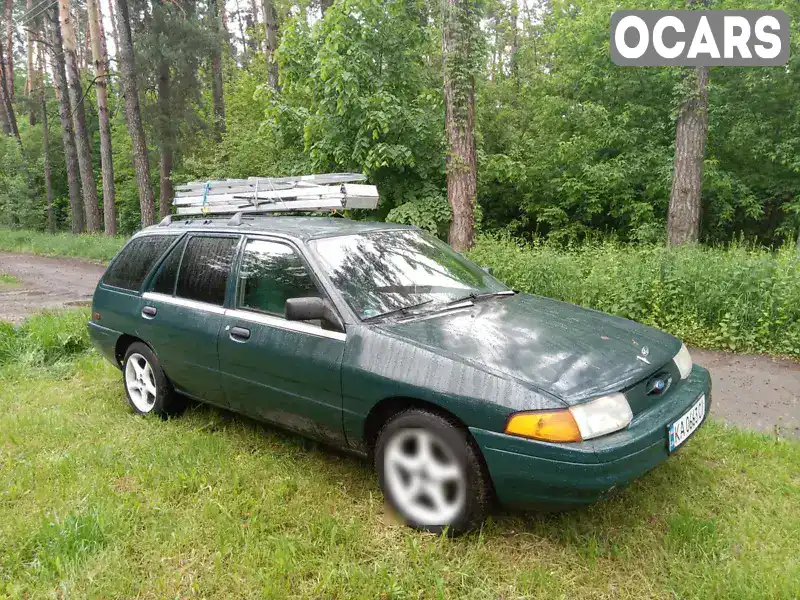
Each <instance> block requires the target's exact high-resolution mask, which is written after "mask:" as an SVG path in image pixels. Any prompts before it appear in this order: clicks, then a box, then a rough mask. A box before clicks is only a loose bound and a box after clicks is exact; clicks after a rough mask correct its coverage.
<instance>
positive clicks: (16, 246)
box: [0, 229, 127, 262]
mask: <svg viewBox="0 0 800 600" xmlns="http://www.w3.org/2000/svg"><path fill="white" fill-rule="evenodd" d="M126 240H127V237H125V236H115V237H109V236H107V235H103V234H82V235H74V234H72V233H68V232H60V233H56V234H49V233H44V232H41V231H31V230H27V229H0V252H28V253H31V254H43V255H46V256H74V257H78V258H90V259H93V260H100V261H104V262H108V261H109V260H111V259H112V258H113V257H114V255H115V254H116V253H117V252H118V251H119V249H120V248H122V245H123V244H124V243H125V241H126Z"/></svg>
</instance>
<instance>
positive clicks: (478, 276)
mask: <svg viewBox="0 0 800 600" xmlns="http://www.w3.org/2000/svg"><path fill="white" fill-rule="evenodd" d="M312 246H313V248H314V250H315V251H316V253H317V255H318V256H319V258H320V260H321V261H322V263H323V266H324V268H325V271H326V273H327V275H328V277H330V279H331V281H333V284H334V285H335V286H336V287H337V288H338V289H339V291H340V292H341V293H342V294H343V295H344V297H345V300H346V301H347V303H348V304H349V305H350V307H351V308H352V309H353V311H355V313H356V314H357V315H358V316H359V317H360V318H361V319H369V318H373V317H377V316H380V315H383V314H385V313H389V312H393V311H398V310H401V309H404V308H409V309H410V308H414V309H415V310H420V311H423V310H425V311H428V310H436V309H439V308H442V306H443V305H445V304H447V303H448V302H452V301H453V300H458V299H460V298H464V297H466V296H468V295H470V294H475V295H477V294H491V293H492V292H503V291H507V290H508V288H507V287H506V286H504V285H503V284H502V283H500V282H499V281H497V280H496V279H495V278H494V277H492V276H491V275H489V274H488V273H486V272H485V271H484V270H483V269H481V268H480V267H478V266H476V265H475V264H473V263H471V262H470V261H468V260H467V259H465V258H464V257H463V256H461V255H460V254H458V253H457V252H456V251H455V250H453V249H452V248H450V246H448V245H447V244H445V243H443V242H441V241H439V240H438V239H437V238H436V237H434V236H433V235H430V234H428V233H426V232H423V231H417V230H408V229H395V230H387V231H375V232H371V233H366V234H358V235H345V236H339V237H331V238H324V239H319V240H315V241H313V242H312Z"/></svg>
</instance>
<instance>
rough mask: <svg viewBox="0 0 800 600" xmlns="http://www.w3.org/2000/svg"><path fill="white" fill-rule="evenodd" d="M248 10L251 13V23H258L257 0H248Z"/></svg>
mask: <svg viewBox="0 0 800 600" xmlns="http://www.w3.org/2000/svg"><path fill="white" fill-rule="evenodd" d="M250 12H251V13H252V15H253V25H258V2H256V0H250Z"/></svg>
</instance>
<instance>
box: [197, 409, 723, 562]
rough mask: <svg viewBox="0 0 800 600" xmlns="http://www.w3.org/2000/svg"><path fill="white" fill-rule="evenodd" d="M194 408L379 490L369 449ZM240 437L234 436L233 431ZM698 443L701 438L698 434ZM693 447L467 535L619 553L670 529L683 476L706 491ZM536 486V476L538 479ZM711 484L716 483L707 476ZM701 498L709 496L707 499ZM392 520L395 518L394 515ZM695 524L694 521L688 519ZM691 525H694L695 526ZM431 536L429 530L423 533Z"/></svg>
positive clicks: (216, 422)
mask: <svg viewBox="0 0 800 600" xmlns="http://www.w3.org/2000/svg"><path fill="white" fill-rule="evenodd" d="M187 412H188V413H191V414H192V415H193V416H194V417H196V418H200V419H203V420H207V421H208V422H207V424H205V425H202V429H203V430H204V431H207V432H212V433H213V432H220V433H225V432H227V431H228V430H230V429H231V428H235V429H239V428H241V429H244V430H246V431H248V432H250V433H253V434H255V435H247V436H242V437H240V438H237V439H236V440H235V442H236V443H238V444H241V443H242V440H243V439H245V440H247V444H248V445H249V449H250V450H251V451H270V452H279V453H281V454H286V453H288V454H289V455H290V456H292V457H297V458H298V459H300V460H302V461H303V462H304V463H306V462H318V463H319V468H315V473H316V477H318V478H319V483H320V485H321V486H322V485H330V486H339V485H342V484H344V486H345V487H346V488H347V489H348V490H349V492H348V493H349V494H352V495H353V496H354V498H353V499H354V500H357V498H355V495H356V494H361V493H370V492H374V493H380V490H379V487H378V482H377V476H376V475H375V472H374V469H373V467H372V465H371V464H370V462H369V461H368V460H367V459H366V458H365V457H363V456H361V455H357V454H354V453H351V452H349V451H347V450H344V449H342V448H339V447H335V446H332V445H330V444H328V443H325V442H323V441H320V440H314V439H310V438H308V437H306V436H304V435H302V434H300V433H295V432H292V431H289V430H286V429H283V428H281V427H279V426H276V425H273V424H270V423H267V422H264V421H260V420H256V419H254V418H251V417H248V416H245V415H242V414H240V413H235V412H232V411H229V410H226V409H224V408H220V407H216V406H211V405H208V404H204V403H200V402H195V401H190V403H189V405H188V407H187ZM231 439H232V440H233V438H231ZM692 443H693V444H702V443H703V440H701V439H695V440H693V441H692ZM691 453H692V449H691V447H687V448H685V449H683V450H682V452H681V453H680V454H678V455H676V456H675V457H673V458H672V459H670V460H668V461H667V462H666V463H663V464H661V465H659V466H658V467H656V468H655V469H654V470H653V471H651V472H650V473H647V474H646V475H644V476H643V477H641V478H639V479H637V480H634V481H633V482H631V483H630V484H629V485H628V486H626V487H624V488H620V489H617V490H615V491H614V492H613V493H612V494H611V495H609V496H608V497H606V498H604V499H602V500H600V501H598V502H596V503H595V504H592V505H589V506H586V507H581V508H572V509H569V510H564V511H560V512H559V511H552V510H550V511H538V510H531V511H519V510H509V509H505V508H504V507H502V506H500V505H498V504H497V503H495V505H494V506H493V508H492V510H491V512H490V515H489V517H488V519H487V521H486V523H485V525H484V526H483V527H482V528H481V529H480V530H478V531H475V532H473V533H471V534H469V535H467V536H465V537H463V538H462V539H464V540H469V539H474V538H476V537H477V536H481V537H483V538H484V539H486V538H497V539H503V538H519V537H526V536H527V537H531V536H532V537H536V538H547V539H548V540H549V541H551V542H553V543H556V544H559V545H563V546H568V547H574V546H577V547H579V548H581V547H586V548H588V549H589V553H590V554H597V553H606V552H608V553H611V554H613V553H614V546H615V545H618V544H621V543H625V541H626V540H627V539H629V538H631V537H632V536H636V535H639V534H640V533H641V529H642V528H647V529H650V530H653V529H655V531H657V532H660V534H661V535H665V536H666V535H669V532H670V528H671V521H670V516H669V515H670V513H671V512H673V511H674V510H675V509H676V507H679V506H681V505H682V504H683V503H684V502H685V501H686V497H687V489H686V486H685V485H681V484H680V482H692V484H693V485H698V486H699V487H698V488H697V489H696V490H695V491H696V492H698V493H699V495H700V496H703V495H704V493H703V492H704V490H703V485H704V484H703V482H701V481H696V479H697V478H696V477H695V476H692V473H691V470H692V469H693V468H694V467H695V465H694V464H693V463H694V462H695V461H693V460H691V457H687V458H688V459H689V460H684V458H683V455H684V454H687V455H689V454H691ZM531 485H535V482H533V481H532V482H531ZM705 485H706V486H707V485H709V484H708V482H706V483H705ZM701 504H702V503H701ZM389 520H390V522H391V521H392V520H393V518H392V517H390V519H389ZM687 528H688V529H691V524H689V525H687ZM688 529H687V531H688ZM421 535H427V534H421Z"/></svg>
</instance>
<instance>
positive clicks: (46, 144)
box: [39, 86, 56, 233]
mask: <svg viewBox="0 0 800 600" xmlns="http://www.w3.org/2000/svg"><path fill="white" fill-rule="evenodd" d="M39 104H40V105H41V115H42V162H43V163H44V189H45V192H46V193H47V231H49V232H50V233H55V232H56V217H55V215H54V214H53V173H52V171H51V170H50V133H49V132H48V131H47V101H46V100H45V94H44V86H41V87H40V88H39Z"/></svg>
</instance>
